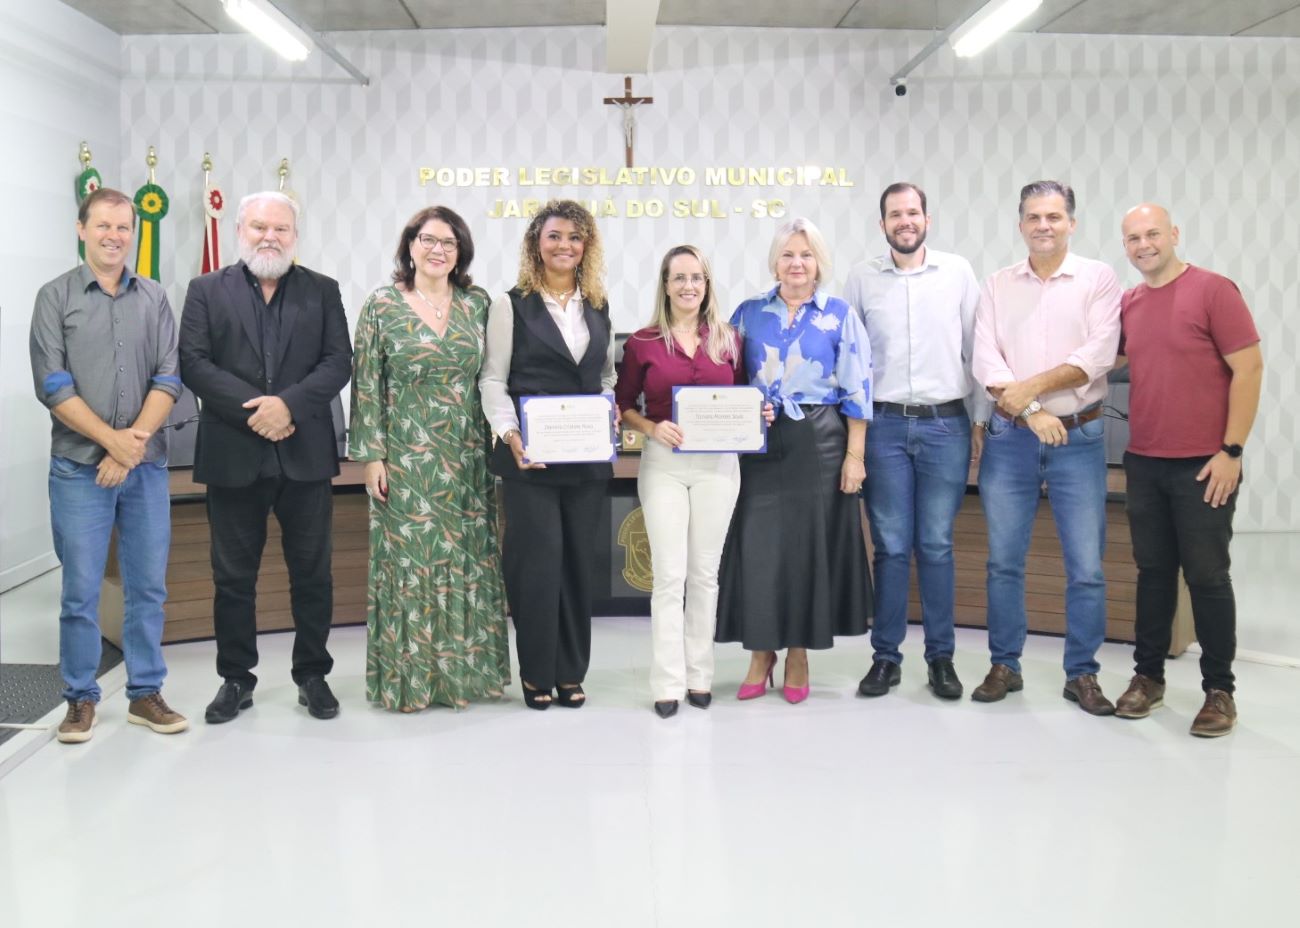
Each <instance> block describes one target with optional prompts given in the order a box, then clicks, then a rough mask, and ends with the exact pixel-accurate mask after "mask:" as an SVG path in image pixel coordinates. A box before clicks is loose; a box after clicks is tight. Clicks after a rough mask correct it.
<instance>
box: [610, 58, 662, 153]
mask: <svg viewBox="0 0 1300 928" xmlns="http://www.w3.org/2000/svg"><path fill="white" fill-rule="evenodd" d="M653 102H655V98H654V97H634V96H632V78H630V77H625V78H623V96H621V97H606V98H605V103H606V105H608V106H617V107H618V108H619V109H620V110H622V111H623V145H624V148H625V149H626V154H627V166H628V167H632V142H633V141H634V139H633V135H634V134H635V132H636V113H635V111H634V110H633V107H636V106H640V105H642V104H643V103H653Z"/></svg>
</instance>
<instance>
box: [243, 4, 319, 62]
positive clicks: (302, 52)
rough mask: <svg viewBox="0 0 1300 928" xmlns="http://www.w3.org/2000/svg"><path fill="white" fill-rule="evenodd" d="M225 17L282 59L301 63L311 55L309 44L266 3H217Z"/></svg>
mask: <svg viewBox="0 0 1300 928" xmlns="http://www.w3.org/2000/svg"><path fill="white" fill-rule="evenodd" d="M221 3H222V5H223V6H224V7H225V8H226V14H227V15H228V16H229V17H230V18H231V19H233V20H234V21H235V22H237V23H239V24H240V25H241V26H243V27H244V28H245V29H247V30H248V31H249V32H251V33H252V34H253V35H255V36H256V37H257V38H259V39H261V40H262V41H263V42H265V43H266V44H267V45H269V46H271V48H273V49H275V51H276V53H277V54H278V55H280V56H281V57H282V58H288V59H289V60H290V61H302V60H303V59H305V58H306V57H307V55H308V54H309V53H310V52H311V47H312V40H311V38H310V37H309V36H308V35H307V33H305V32H303V31H302V30H301V29H299V28H298V26H297V25H295V24H294V22H293V21H292V20H291V19H289V17H287V16H285V15H284V14H283V13H281V12H280V11H279V10H278V9H276V7H275V5H274V4H273V3H270V2H269V0H221Z"/></svg>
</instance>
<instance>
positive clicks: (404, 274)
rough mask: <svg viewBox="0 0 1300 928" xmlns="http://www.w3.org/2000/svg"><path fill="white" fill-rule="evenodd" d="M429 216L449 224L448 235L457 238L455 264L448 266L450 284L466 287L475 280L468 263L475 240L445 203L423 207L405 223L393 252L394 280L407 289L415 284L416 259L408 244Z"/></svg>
mask: <svg viewBox="0 0 1300 928" xmlns="http://www.w3.org/2000/svg"><path fill="white" fill-rule="evenodd" d="M431 219H437V220H438V221H439V222H445V223H447V225H449V226H451V234H452V235H454V236H455V237H456V263H455V265H454V266H453V267H452V269H451V275H450V280H451V285H452V286H453V287H460V288H461V289H462V290H468V289H469V288H470V287H471V286H472V285H473V283H474V279H473V278H472V277H470V276H469V265H470V262H471V261H473V260H474V239H473V237H472V236H471V235H470V234H469V226H467V225H466V224H465V220H464V219H461V218H460V214H459V213H457V212H455V211H454V210H451V209H448V208H447V207H445V206H426V207H425V208H424V209H422V210H420V211H419V212H418V213H416V214H415V215H414V216H412V217H411V218H410V221H408V222H407V223H406V227H405V228H404V229H402V235H401V237H400V238H399V239H398V240H397V253H396V254H394V255H393V283H395V284H401V285H402V286H403V287H405V288H406V289H408V290H409V289H411V288H412V287H414V286H415V262H414V261H412V260H411V243H412V242H413V241H415V237H416V236H417V235H419V234H420V230H421V229H423V228H424V224H425V223H426V222H428V221H429V220H431Z"/></svg>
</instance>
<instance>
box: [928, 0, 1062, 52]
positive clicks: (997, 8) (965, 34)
mask: <svg viewBox="0 0 1300 928" xmlns="http://www.w3.org/2000/svg"><path fill="white" fill-rule="evenodd" d="M1042 5H1043V0H989V2H988V3H986V4H984V6H983V7H981V8H980V11H979V12H978V13H976V14H975V15H974V16H972V17H971V18H970V19H968V20H966V22H964V23H962V24H961V27H960V28H959V29H957V30H956V31H955V32H953V34H952V35H951V36H950V37H949V39H948V44H949V45H951V46H952V50H953V51H954V52H955V53H956V54H957V57H958V58H970V57H971V56H972V55H978V54H979V53H980V52H982V51H984V49H986V48H988V47H989V46H990V45H992V44H993V43H994V42H996V41H997V40H998V39H1000V38H1002V36H1003V35H1004V34H1005V33H1007V32H1009V31H1011V30H1012V29H1013V28H1015V27H1016V26H1018V25H1020V21H1021V20H1023V19H1024V18H1025V17H1026V16H1028V15H1029V14H1030V13H1032V12H1034V10H1036V9H1038V8H1039V7H1040V6H1042Z"/></svg>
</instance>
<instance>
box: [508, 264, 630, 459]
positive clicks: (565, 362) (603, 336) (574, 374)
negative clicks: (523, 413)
mask: <svg viewBox="0 0 1300 928" xmlns="http://www.w3.org/2000/svg"><path fill="white" fill-rule="evenodd" d="M509 295H510V306H511V308H512V309H513V310H514V333H513V341H512V347H511V354H510V376H509V378H508V379H507V381H506V388H507V390H508V391H509V392H510V398H511V400H513V401H514V404H515V411H516V412H518V410H519V398H520V397H521V396H564V395H567V394H580V393H599V392H601V391H600V375H601V371H602V370H603V369H604V367H605V356H606V355H607V354H608V352H609V340H610V339H611V338H612V337H613V331H612V329H611V327H610V321H609V313H608V312H607V311H606V309H605V308H604V307H602V308H601V309H599V310H598V309H595V308H593V307H592V305H591V303H590V302H589V301H587V300H583V303H582V315H583V318H584V319H585V320H586V323H587V332H588V333H589V334H590V336H591V341H590V342H589V343H588V345H587V351H586V353H585V354H583V356H582V357H581V358H580V359H578V360H577V361H576V362H575V361H574V360H573V355H572V354H571V353H570V352H569V346H568V345H566V344H565V343H564V337H563V336H562V335H561V334H560V330H559V328H558V327H557V326H556V325H555V320H554V319H552V318H551V314H550V312H548V311H547V309H546V304H545V303H544V302H542V297H541V294H539V293H535V292H534V293H530V294H528V295H527V296H524V295H523V294H522V293H520V291H519V289H518V288H517V287H516V288H515V289H513V290H511V291H510V294H509ZM488 466H489V469H490V470H491V471H492V473H494V474H496V475H497V476H498V477H501V478H502V479H503V480H511V479H518V480H530V481H535V482H539V483H579V482H581V481H584V480H608V479H609V478H610V477H611V476H613V468H612V467H611V466H610V465H609V464H607V463H599V464H548V465H547V466H546V469H545V470H520V469H519V468H518V467H516V466H515V459H514V455H512V454H511V453H510V448H509V447H508V446H507V445H506V444H505V443H503V442H501V441H498V442H497V443H496V447H495V448H493V450H492V454H491V456H490V457H489V459H488Z"/></svg>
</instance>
